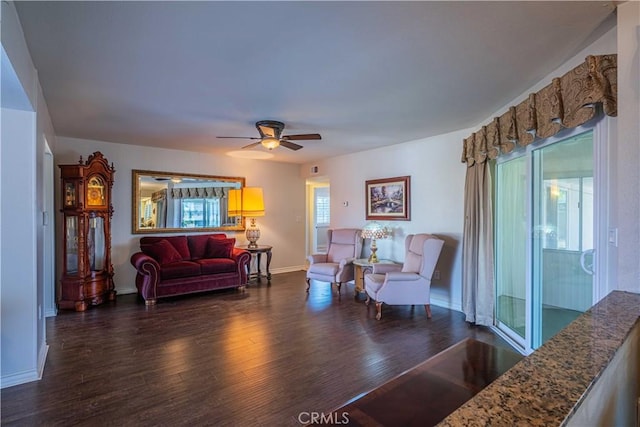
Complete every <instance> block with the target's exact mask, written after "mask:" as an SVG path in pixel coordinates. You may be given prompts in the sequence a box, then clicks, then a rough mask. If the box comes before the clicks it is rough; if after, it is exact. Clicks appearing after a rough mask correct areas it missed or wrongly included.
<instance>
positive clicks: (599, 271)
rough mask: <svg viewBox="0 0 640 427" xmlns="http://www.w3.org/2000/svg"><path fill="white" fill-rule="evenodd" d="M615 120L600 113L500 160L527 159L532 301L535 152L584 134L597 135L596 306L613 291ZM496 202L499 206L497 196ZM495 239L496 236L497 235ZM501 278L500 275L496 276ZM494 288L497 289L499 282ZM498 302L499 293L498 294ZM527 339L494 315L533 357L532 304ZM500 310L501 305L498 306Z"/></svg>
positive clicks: (499, 329)
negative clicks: (612, 144) (611, 146)
mask: <svg viewBox="0 0 640 427" xmlns="http://www.w3.org/2000/svg"><path fill="white" fill-rule="evenodd" d="M612 120H613V119H611V118H610V117H609V116H606V115H604V114H602V112H601V111H598V112H597V114H596V115H595V117H594V118H593V119H592V120H590V121H589V122H587V123H585V124H584V125H582V126H578V127H576V128H573V129H564V130H562V131H560V132H559V133H558V134H556V135H555V136H552V137H549V138H545V139H544V140H538V141H535V142H534V143H532V144H530V145H528V146H526V147H517V148H516V150H514V151H513V152H511V153H508V154H503V155H501V156H499V157H498V158H497V159H496V169H497V166H498V165H500V164H502V163H504V162H508V161H509V160H513V159H516V158H518V157H522V156H526V158H527V160H526V173H527V194H526V199H527V202H526V209H527V218H526V227H527V230H528V234H527V243H526V246H527V249H526V257H527V265H526V269H525V271H526V286H525V295H527V297H528V298H531V297H532V296H533V264H532V259H533V235H532V229H533V206H532V205H533V196H534V194H533V191H534V186H533V178H532V175H533V167H534V164H533V161H534V160H533V157H534V156H533V151H536V150H539V149H542V148H544V147H547V146H550V145H553V144H556V143H559V142H561V141H563V140H565V139H568V138H571V137H574V136H577V135H580V134H582V133H585V132H588V131H593V190H594V200H593V206H594V221H593V235H594V248H595V249H596V250H595V252H594V255H593V263H594V270H595V271H594V275H593V303H594V304H595V303H596V302H598V301H599V300H601V299H602V298H604V297H605V296H606V295H607V294H608V293H609V292H610V291H611V285H610V280H609V258H610V256H609V243H610V242H609V237H608V234H609V205H610V200H609V191H608V189H609V173H610V168H609V140H610V139H611V136H612V133H614V132H615V127H614V126H613V125H612ZM494 201H496V202H497V193H496V197H495V199H494ZM496 210H497V209H494V211H496ZM494 230H496V231H495V233H497V224H496V225H495V226H494ZM494 237H495V234H494ZM495 255H496V256H495V260H496V262H497V260H498V257H497V254H495ZM494 277H496V278H497V275H494ZM494 287H497V279H496V283H495V284H494ZM495 297H496V298H497V297H498V295H497V292H495ZM525 306H526V313H525V337H524V339H522V338H521V337H520V336H519V335H518V334H517V333H515V332H514V331H511V330H510V329H509V328H507V327H506V325H504V324H502V323H501V322H499V321H498V319H497V316H496V315H495V313H494V318H495V320H494V324H495V325H494V326H493V328H492V329H493V330H494V331H495V332H496V333H498V334H499V335H501V336H502V337H503V338H504V339H506V340H507V341H508V342H510V343H511V345H513V346H514V347H515V348H516V349H518V350H520V351H521V352H522V353H523V354H530V353H532V352H533V351H534V348H533V344H534V342H533V324H532V316H533V307H532V303H531V300H530V299H529V300H527V301H526V302H525ZM496 307H497V304H496Z"/></svg>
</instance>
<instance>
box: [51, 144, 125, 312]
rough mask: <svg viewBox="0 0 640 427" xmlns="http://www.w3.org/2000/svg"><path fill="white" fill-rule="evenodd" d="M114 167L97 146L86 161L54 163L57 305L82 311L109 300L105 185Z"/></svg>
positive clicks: (110, 268)
mask: <svg viewBox="0 0 640 427" xmlns="http://www.w3.org/2000/svg"><path fill="white" fill-rule="evenodd" d="M114 173H115V169H114V167H113V164H111V166H109V162H108V161H107V159H105V158H104V157H103V155H102V153H100V152H99V151H96V152H95V153H93V154H92V155H91V156H89V158H88V159H87V161H86V162H84V163H83V161H82V157H80V161H79V162H78V164H74V165H60V174H61V179H62V209H61V211H62V217H63V233H62V238H63V260H62V279H61V280H60V289H59V292H58V298H57V301H58V307H59V308H61V309H75V310H76V311H85V310H86V309H87V308H88V307H89V305H98V304H101V303H103V302H104V301H106V300H109V301H113V300H115V298H116V291H115V290H114V285H113V266H112V265H111V216H112V215H113V206H112V204H111V187H112V186H113V175H114Z"/></svg>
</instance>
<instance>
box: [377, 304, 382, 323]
mask: <svg viewBox="0 0 640 427" xmlns="http://www.w3.org/2000/svg"><path fill="white" fill-rule="evenodd" d="M376 312H377V313H376V320H380V318H382V303H381V302H376Z"/></svg>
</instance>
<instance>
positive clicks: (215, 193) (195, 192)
mask: <svg viewBox="0 0 640 427" xmlns="http://www.w3.org/2000/svg"><path fill="white" fill-rule="evenodd" d="M227 191H228V189H225V188H223V187H202V188H198V187H195V188H172V189H171V197H173V198H174V199H219V198H222V197H226V192H227Z"/></svg>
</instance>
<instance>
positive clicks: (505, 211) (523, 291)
mask: <svg viewBox="0 0 640 427" xmlns="http://www.w3.org/2000/svg"><path fill="white" fill-rule="evenodd" d="M526 160H527V157H526V156H521V157H517V158H515V159H513V160H509V161H506V162H503V163H500V164H499V165H498V167H497V171H496V172H497V173H496V184H497V191H496V195H497V200H496V225H497V226H496V227H495V230H496V238H495V248H496V258H495V259H496V286H497V287H496V305H495V306H496V318H497V320H498V322H499V323H498V325H499V326H500V327H501V329H502V330H504V331H505V332H507V333H509V335H510V337H511V339H513V340H515V341H517V342H518V343H519V344H520V345H521V346H523V347H524V346H525V338H526V331H525V328H526V325H527V283H528V282H527V271H528V268H527V256H528V253H527V241H528V239H527V235H528V234H529V233H528V231H527V229H528V224H527V211H528V210H527V206H528V201H527V197H528V192H527V161H526Z"/></svg>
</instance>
